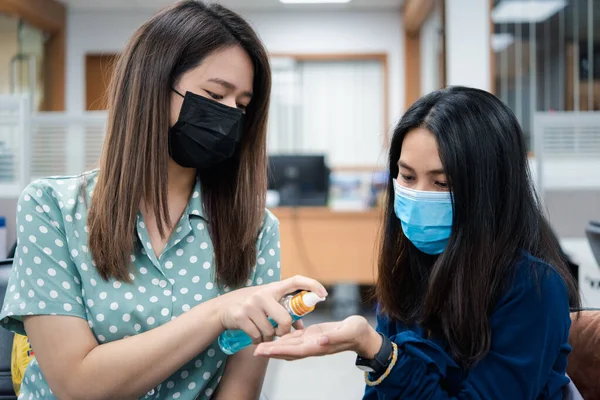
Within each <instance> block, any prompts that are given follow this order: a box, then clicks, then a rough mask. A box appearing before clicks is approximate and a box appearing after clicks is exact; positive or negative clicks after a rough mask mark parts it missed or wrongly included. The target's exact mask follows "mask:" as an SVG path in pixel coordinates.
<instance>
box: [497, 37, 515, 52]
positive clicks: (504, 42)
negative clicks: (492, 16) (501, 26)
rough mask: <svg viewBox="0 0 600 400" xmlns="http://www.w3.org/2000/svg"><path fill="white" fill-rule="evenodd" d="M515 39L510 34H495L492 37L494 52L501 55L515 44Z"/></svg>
mask: <svg viewBox="0 0 600 400" xmlns="http://www.w3.org/2000/svg"><path fill="white" fill-rule="evenodd" d="M514 41H515V37H514V36H513V35H511V34H510V33H495V34H493V35H492V50H494V52H495V53H499V52H501V51H502V50H504V49H506V48H507V47H508V46H510V45H511V44H513V42H514Z"/></svg>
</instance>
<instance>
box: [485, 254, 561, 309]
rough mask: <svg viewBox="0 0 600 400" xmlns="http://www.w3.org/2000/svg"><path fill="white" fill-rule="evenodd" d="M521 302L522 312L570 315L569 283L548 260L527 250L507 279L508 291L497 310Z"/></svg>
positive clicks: (505, 292)
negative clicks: (545, 311)
mask: <svg viewBox="0 0 600 400" xmlns="http://www.w3.org/2000/svg"><path fill="white" fill-rule="evenodd" d="M513 305H518V306H519V308H520V312H523V313H527V312H528V311H530V312H537V313H539V312H543V310H548V312H556V313H560V311H564V314H565V315H566V317H568V316H569V295H568V291H567V286H566V284H565V282H564V280H563V278H562V277H561V275H560V274H559V273H558V272H557V271H556V269H555V268H554V267H553V266H552V265H551V264H549V263H547V262H546V261H544V260H542V259H540V258H537V257H534V256H533V255H531V254H529V253H527V252H524V253H523V254H522V256H521V257H520V258H519V259H518V260H517V261H516V263H515V268H514V274H513V276H512V277H511V278H510V279H509V280H508V281H507V286H506V288H505V291H504V294H503V296H502V297H501V299H500V300H499V302H498V303H497V305H496V311H499V310H500V309H503V308H504V309H506V308H511V306H513Z"/></svg>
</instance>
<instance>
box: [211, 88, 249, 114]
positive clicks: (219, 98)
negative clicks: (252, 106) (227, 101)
mask: <svg viewBox="0 0 600 400" xmlns="http://www.w3.org/2000/svg"><path fill="white" fill-rule="evenodd" d="M204 91H205V92H206V93H208V95H209V96H210V97H211V98H212V99H213V100H223V96H221V95H220V94H216V93H213V92H209V91H208V90H204ZM237 108H239V109H240V110H242V111H246V108H247V107H246V106H245V105H243V104H237Z"/></svg>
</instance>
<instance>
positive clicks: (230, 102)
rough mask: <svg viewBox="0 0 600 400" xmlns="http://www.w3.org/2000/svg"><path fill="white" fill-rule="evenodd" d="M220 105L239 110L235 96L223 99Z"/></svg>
mask: <svg viewBox="0 0 600 400" xmlns="http://www.w3.org/2000/svg"><path fill="white" fill-rule="evenodd" d="M220 103H221V104H223V105H226V106H228V107H231V108H237V101H236V99H235V97H234V96H227V97H224V98H223V99H221V101H220Z"/></svg>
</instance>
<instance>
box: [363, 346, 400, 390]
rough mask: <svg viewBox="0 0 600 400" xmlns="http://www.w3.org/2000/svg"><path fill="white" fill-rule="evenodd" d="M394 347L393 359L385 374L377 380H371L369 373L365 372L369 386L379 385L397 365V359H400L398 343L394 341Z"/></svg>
mask: <svg viewBox="0 0 600 400" xmlns="http://www.w3.org/2000/svg"><path fill="white" fill-rule="evenodd" d="M392 347H393V348H394V351H393V352H392V361H390V364H389V365H388V367H387V369H386V370H385V372H384V373H383V375H381V376H380V377H379V378H378V379H377V380H375V381H371V380H369V373H368V372H365V382H366V383H367V386H377V385H379V384H380V383H381V382H383V380H384V379H385V378H387V377H388V375H389V374H390V372H392V368H394V365H396V361H397V360H398V345H397V344H396V343H394V342H392Z"/></svg>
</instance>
